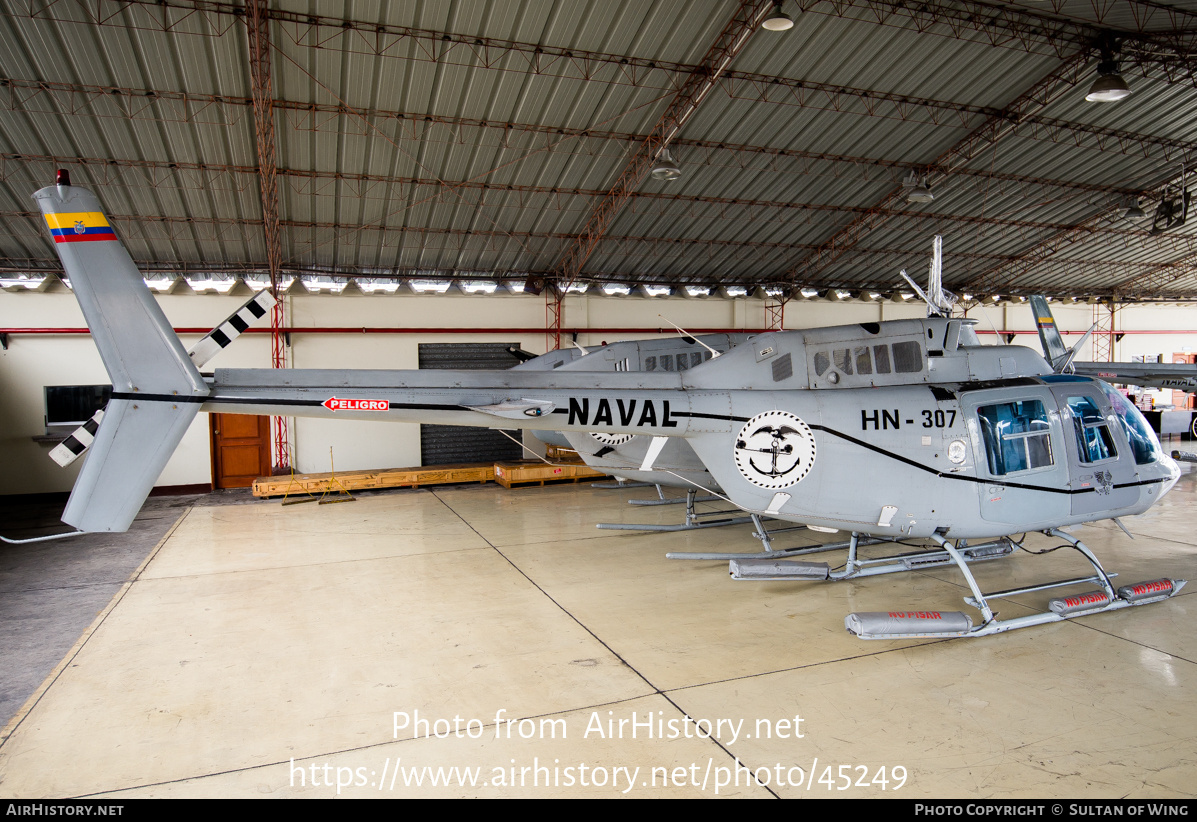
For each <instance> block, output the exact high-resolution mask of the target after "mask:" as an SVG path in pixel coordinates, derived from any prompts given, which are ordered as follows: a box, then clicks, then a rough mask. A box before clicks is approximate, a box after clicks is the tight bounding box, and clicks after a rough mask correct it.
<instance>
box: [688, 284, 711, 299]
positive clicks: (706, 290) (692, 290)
mask: <svg viewBox="0 0 1197 822" xmlns="http://www.w3.org/2000/svg"><path fill="white" fill-rule="evenodd" d="M686 296H687V297H709V296H711V287H710V286H709V285H688V286H686Z"/></svg>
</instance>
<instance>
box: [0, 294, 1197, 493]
mask: <svg viewBox="0 0 1197 822" xmlns="http://www.w3.org/2000/svg"><path fill="white" fill-rule="evenodd" d="M245 299H246V298H245V297H244V296H235V297H234V296H215V295H196V294H191V293H184V294H169V295H159V296H158V302H159V304H160V305H161V306H162V308H163V310H164V312H165V313H166V316H167V318H168V319H169V320H170V322H171V323H172V324H173V325H174V326H175V327H176V328H187V327H195V328H205V329H207V328H211V327H213V326H215V325H216V324H217V323H219V322H220V321H221V320H223V319H224V318H225V317H226V316H228V315H229V314H230V313H231V312H232V311H233V310H235V309H236V308H237V307H238V306H239V305H240V304H241V303H242V302H244V300H245ZM287 301H288V312H289V313H288V324H289V325H291V326H294V327H308V328H316V327H322V328H330V327H338V328H361V327H374V328H411V327H424V328H435V327H443V328H461V329H467V330H463V331H462V332H461V333H455V334H427V333H426V334H419V333H415V334H387V333H376V334H361V333H346V334H302V333H297V334H295V335H293V337H292V347H291V349H290V352H289V354H290V364H291V366H292V367H294V368H392V369H407V368H415V367H416V364H417V356H418V346H419V344H420V343H422V342H476V341H483V342H516V343H519V344H520V345H521V346H522V347H523V348H524V349H526V350H528V351H532V352H534V353H538V354H539V353H543V351H544V350H545V334H544V331H543V330H542V329H543V328H544V323H545V307H544V300H543V298H541V297H531V296H527V297H522V296H514V295H509V294H505V295H491V296H485V295H478V296H466V295H462V294H452V295H445V296H433V295H413V294H410V293H400V294H395V295H375V296H361V295H344V296H332V295H306V294H305V295H292V296H289V297H288V298H287ZM1053 311H1054V312H1055V316H1056V321H1057V323H1058V325H1059V326H1060V327H1061V328H1062V329H1063V330H1065V331H1068V330H1075V331H1077V332H1083V331H1084V330H1085V329H1087V328H1088V327H1089V324H1090V323H1091V322H1092V319H1091V309H1090V308H1089V307H1088V306H1079V307H1072V306H1067V307H1065V306H1056V305H1055V304H1053ZM923 313H924V312H923V310H922V308H921V306H920V305H912V304H905V305H900V304H895V303H859V302H854V303H834V302H804V301H801V300H799V301H794V302H791V303H790V304H789V305H788V306H787V307H786V315H785V317H786V327H787V328H808V327H812V326H820V325H837V324H846V323H858V322H877V321H881V320H891V319H900V318H904V317H920V316H923ZM981 313H984V314H986V315H988V316H989V317H990V318H991V319H992V320H993V322H994V323H996V324H997V326H998V328H1001V329H1011V330H1020V331H1021V332H1023V333H1021V334H1020V336H1019V337H1018V339H1017V340H1016V342H1017V343H1018V344H1022V345H1027V346H1030V347H1033V348H1035V349H1036V350H1038V345H1039V343H1038V339H1037V337H1036V336H1035V331H1034V329H1035V325H1034V319H1033V317H1032V316H1031V309H1030V307H1029V305H1011V306H1008V307H1007V306H1001V307H996V308H995V307H991V308H986V309H976V310H974V311H973V312H972V314H971V316H974V317H980V315H981ZM662 316H663V317H664V318H665V319H668V320H671V321H672V322H674V323H677V324H678V325H681V326H683V327H685V328H733V329H759V328H761V327H763V325H764V323H765V309H764V303H763V302H762V301H761V300H759V299H739V300H723V299H719V298H707V299H685V298H670V299H646V298H643V297H605V296H602V295H594V294H589V293H588V294H586V295H571V296H570V297H569V298H568V300H567V301H566V312H565V325H566V326H569V327H582V328H592V329H595V330H594V331H592V332H589V333H581V334H580V335H579V342H580V343H582V345H597V344H599V343H601V342H603V341H604V340H606V341H608V342H613V341H614V340H615V339H617V338H637V337H650V336H656V335H657V334H656V333H655V332H654V331H653V329H658V328H666V327H667V326H668V324H667V323H666V322H665V319H662ZM83 326H84V322H83V317H82V315H81V313H80V312H79V309H78V306H77V304H76V302H75V299H74V296H73V295H72V294H71V293H70V292H69V291H67V290H66V289H65V288H63V287H62V286H56V287H55V289H54V290H52V291H50V292H47V293H35V292H29V293H13V292H6V291H0V328H37V327H49V328H81V327H83ZM488 328H495V329H503V328H523V329H528V330H526V331H524V332H521V333H514V332H511V331H502V330H497V331H495V332H494V333H487V332H486V331H485V329H488ZM614 328H639V329H645V331H643V332H642V333H621V334H619V335H618V336H616V335H615V334H613V333H612V332H611V331H609V330H605V329H614ZM978 328H979V329H980V330H982V331H984V330H986V329H988V328H989V323H988V322H987V321H986V320H984V319H982V320H981V324H980V325H979V326H978ZM1118 329H1119V330H1120V331H1123V330H1127V331H1132V330H1157V329H1192V330H1194V331H1195V332H1197V308H1194V307H1193V306H1143V307H1128V308H1125V309H1123V310H1122V311H1120V312H1119V315H1118ZM198 337H199V335H198V334H197V335H185V336H184V338H183V343H184V345H185V346H190V345H191V344H192V343H194V342H195V340H196V339H198ZM982 339H983V340H985V341H986V342H989V341H993V340H994V339H996V338H995V336H994V335H993V334H988V335H983V337H982ZM1066 339H1069V340H1075V339H1078V338H1077V337H1066ZM1185 346H1190V347H1193V346H1197V333H1194V334H1173V335H1154V334H1152V335H1146V334H1143V335H1140V334H1127V335H1126V336H1125V337H1124V338H1123V340H1122V342H1121V343H1120V344H1119V345H1118V347H1117V351H1116V356H1117V357H1118V358H1119V359H1130V358H1131V356H1132V355H1134V354H1156V353H1162V354H1166V355H1167V358H1168V359H1171V353H1172V352H1173V351H1181V350H1183V349H1184V347H1185ZM269 365H270V340H269V336H268V335H265V334H257V333H250V334H243V335H242V336H241V337H240V338H238V339H237V340H236V342H234V343H233V345H232V346H230V347H229V348H228V349H227V350H225V351H224V352H222V353H221V354H219V355H218V356H217V357H216V358H215V359H214V360H213V361H212V363H210V364H209V366H207V368H209V369H211V368H265V367H269ZM108 381H109V380H108V376H107V374H106V373H105V371H104V368H103V365H102V364H101V362H100V358H99V356H98V355H97V353H96V350H95V346H94V345H93V344H92V341H91V337H90V336H88V335H87V334H76V335H23V334H13V335H10V336H9V338H8V350H6V351H0V494H25V493H42V492H50V491H66V490H69V489H70V487H71V485H72V484H73V483H74V479H75V476H76V474H77V472H78V463H77V464H76V466H73V467H71V468H68V469H61V468H59V467H58V466H57V465H55V464H54V463H53V462H51V460H50V459H49V457H48V456H47V454H48V452H49V450H50V446H49V445H41V444H38V443H35V442H33V440H32V437H34V436H36V435H40V434H42V433H43V432H44V428H45V426H44V423H43V415H44V398H43V390H42V389H43V386H46V385H80V384H91V383H107V382H108ZM208 425H209V422H208V415H207V414H200V415H199V417H198V418H197V419H196V421H195V423H193V425H192V426H191V428H190V430H189V431H188V432H187V434H186V435H185V436H184V438H183V442H182V444H181V445H180V447H179V449H178V450H177V451H176V452H175V455H174V457H173V458H172V459H171V461H170V462H169V463H168V464H167V466H166V469H165V470H164V471H163V474H162V476H161V478H160V479H159V482H158V484H159V485H198V484H207V483H209V482H210V481H211V457H210V449H209V437H208ZM290 430H291V442H292V447H293V449H294V453H295V467H296V470H297V471H300V472H318V471H327V470H328V469H329V448H330V447H331V448H333V450H334V455H335V460H336V467H337V470H339V471H341V470H352V469H365V468H387V467H401V466H408V465H418V464H419V463H420V438H419V427H418V426H416V425H408V424H394V423H364V422H354V423H346V422H338V421H335V420H314V419H298V420H295V419H292V421H291V429H290Z"/></svg>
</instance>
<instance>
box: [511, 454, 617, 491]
mask: <svg viewBox="0 0 1197 822" xmlns="http://www.w3.org/2000/svg"><path fill="white" fill-rule="evenodd" d="M605 476H606V474H604V473H602V472H601V471H595V470H594V469H593V468H587V467H586V466H585V465H546V464H545V463H543V462H540V461H539V460H520V461H518V462H496V463H495V481H496V482H497V483H499V485H502V486H503V487H504V488H516V487H519V486H524V485H544V484H546V483H554V482H577V481H579V480H589V479H598V478H599V477H605Z"/></svg>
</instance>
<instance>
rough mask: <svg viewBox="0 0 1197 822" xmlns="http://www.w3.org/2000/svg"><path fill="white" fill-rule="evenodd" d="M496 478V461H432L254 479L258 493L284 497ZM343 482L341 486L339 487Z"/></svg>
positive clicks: (255, 493)
mask: <svg viewBox="0 0 1197 822" xmlns="http://www.w3.org/2000/svg"><path fill="white" fill-rule="evenodd" d="M494 478H495V470H494V463H491V462H478V463H467V464H462V465H431V466H427V467H424V468H387V469H382V470H374V471H338V472H337V473H336V482H333V475H332V474H295V475H294V476H291V475H286V476H279V477H259V478H258V479H256V480H254V484H253V493H254V496H255V497H281V496H287V495H295V494H324V493H328V492H339V491H340V490H341V489H342V488H344V489H345V490H346V491H361V490H366V489H370V488H404V487H406V488H419V487H420V486H421V485H443V484H445V483H450V482H490V481H491V480H493V479H494ZM338 486H340V487H338Z"/></svg>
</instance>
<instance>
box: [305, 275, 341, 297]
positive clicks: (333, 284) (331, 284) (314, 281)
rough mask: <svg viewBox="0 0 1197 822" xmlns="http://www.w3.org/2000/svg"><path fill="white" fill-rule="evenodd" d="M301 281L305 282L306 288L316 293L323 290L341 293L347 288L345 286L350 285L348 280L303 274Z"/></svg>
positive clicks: (329, 292)
mask: <svg viewBox="0 0 1197 822" xmlns="http://www.w3.org/2000/svg"><path fill="white" fill-rule="evenodd" d="M299 281H300V282H301V283H303V287H304V288H306V289H307V290H308V291H311V292H313V293H316V294H319V293H321V292H325V293H328V294H340V293H341V292H342V291H344V290H345V286H347V285H349V281H348V280H334V279H333V278H332V277H320V276H315V277H313V276H302V277H300V278H299Z"/></svg>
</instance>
